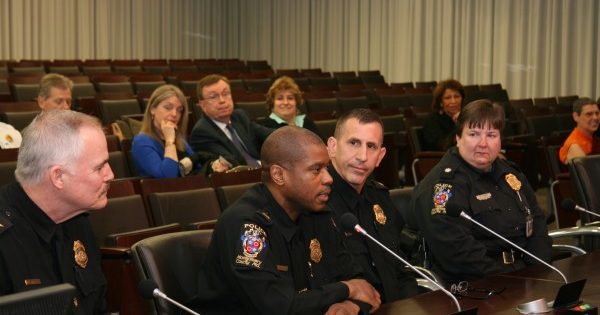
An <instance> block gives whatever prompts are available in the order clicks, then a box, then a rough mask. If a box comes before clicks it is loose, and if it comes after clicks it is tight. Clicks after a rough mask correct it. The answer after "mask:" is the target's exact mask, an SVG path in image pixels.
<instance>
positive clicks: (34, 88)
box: [7, 73, 44, 102]
mask: <svg viewBox="0 0 600 315" xmlns="http://www.w3.org/2000/svg"><path fill="white" fill-rule="evenodd" d="M43 76H44V73H25V74H19V75H11V76H9V77H8V79H7V83H8V87H9V89H10V94H11V96H12V99H13V100H14V101H15V102H28V101H35V99H36V98H37V96H38V92H39V91H40V80H41V79H42V77H43Z"/></svg>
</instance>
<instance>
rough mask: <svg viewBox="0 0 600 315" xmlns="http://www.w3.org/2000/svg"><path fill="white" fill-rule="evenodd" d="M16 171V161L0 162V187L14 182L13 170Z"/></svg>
mask: <svg viewBox="0 0 600 315" xmlns="http://www.w3.org/2000/svg"><path fill="white" fill-rule="evenodd" d="M16 169H17V160H16V159H15V160H14V161H6V162H0V186H3V185H6V184H8V183H11V182H13V181H14V180H15V170H16Z"/></svg>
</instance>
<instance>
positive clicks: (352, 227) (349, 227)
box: [340, 212, 462, 312]
mask: <svg viewBox="0 0 600 315" xmlns="http://www.w3.org/2000/svg"><path fill="white" fill-rule="evenodd" d="M340 224H341V225H342V228H343V229H344V231H346V232H358V233H360V234H362V235H364V236H366V237H367V238H368V239H370V240H371V241H373V242H374V243H375V244H377V245H379V247H381V248H383V249H384V250H385V251H387V252H388V253H390V254H391V255H392V256H394V257H396V259H398V260H400V261H401V262H402V263H403V264H405V265H407V266H408V267H409V268H410V269H412V271H414V272H416V273H417V274H419V275H420V276H421V277H423V278H425V279H427V280H429V281H430V282H431V283H433V284H434V285H435V286H436V287H438V288H439V289H440V290H441V291H442V292H444V293H445V294H446V295H448V296H449V297H450V298H451V299H452V301H454V304H456V308H457V309H458V311H459V312H461V311H462V309H461V308H460V303H458V299H456V297H455V296H454V294H452V293H450V292H449V291H448V290H446V289H445V288H444V287H443V286H442V285H440V284H439V283H437V282H436V281H434V280H433V279H431V278H430V277H429V276H427V275H426V274H424V273H423V272H422V271H420V270H418V269H417V268H415V267H414V266H413V265H411V264H409V263H408V262H407V261H406V260H404V259H403V258H402V257H400V256H399V255H398V254H396V253H395V252H394V251H393V250H391V249H389V248H388V247H387V246H385V245H383V244H382V243H381V242H379V241H378V240H377V239H376V238H374V237H373V236H371V235H370V234H369V233H367V231H365V230H364V229H363V228H362V227H361V226H360V224H358V219H357V218H356V216H354V214H352V213H350V212H346V213H344V214H343V215H342V216H341V217H340Z"/></svg>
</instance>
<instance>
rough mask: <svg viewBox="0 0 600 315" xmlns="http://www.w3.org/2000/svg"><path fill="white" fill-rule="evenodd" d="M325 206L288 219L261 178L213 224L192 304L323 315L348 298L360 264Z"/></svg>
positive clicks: (227, 310)
mask: <svg viewBox="0 0 600 315" xmlns="http://www.w3.org/2000/svg"><path fill="white" fill-rule="evenodd" d="M340 233H341V232H339V230H338V229H337V227H336V226H335V224H334V221H333V217H332V213H331V212H330V211H328V210H327V209H324V210H322V211H321V212H319V213H305V214H302V215H300V217H299V218H298V222H296V223H295V222H293V221H292V220H291V219H290V218H289V216H288V215H287V213H286V212H285V210H284V209H283V208H281V206H280V205H279V204H277V202H276V201H275V200H274V198H273V196H272V195H271V193H270V192H269V190H268V189H267V187H266V186H264V185H263V184H258V185H256V186H254V187H252V188H251V189H250V190H248V191H247V192H246V193H245V194H244V195H243V196H242V197H241V198H240V199H239V200H238V201H237V202H236V203H234V204H233V205H232V206H231V207H229V208H228V209H227V210H225V212H223V214H222V215H221V217H220V218H219V221H218V223H217V226H216V228H215V231H214V233H213V238H212V241H211V244H210V246H209V248H208V252H207V256H206V260H205V261H204V264H203V268H202V271H201V272H200V275H199V282H198V286H199V292H198V296H197V299H195V300H194V301H192V303H191V304H194V305H199V306H200V307H199V309H200V310H201V311H204V312H203V314H205V313H206V314H321V313H324V312H325V311H326V310H327V308H328V307H329V306H330V305H331V304H333V303H337V302H342V301H344V300H345V299H347V298H348V294H349V292H348V287H347V286H346V285H344V284H343V283H341V282H339V281H341V280H348V279H352V278H356V276H358V275H360V274H361V272H360V267H359V266H358V264H355V263H354V262H353V261H352V256H351V255H350V254H349V253H348V252H347V251H346V250H345V249H344V247H343V245H342V240H341V234H340Z"/></svg>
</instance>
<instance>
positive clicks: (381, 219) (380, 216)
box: [373, 204, 387, 225]
mask: <svg viewBox="0 0 600 315" xmlns="http://www.w3.org/2000/svg"><path fill="white" fill-rule="evenodd" d="M373 213H375V221H377V223H379V224H381V225H385V222H386V221H387V217H386V216H385V213H384V212H383V209H382V208H381V206H380V205H378V204H374V205H373Z"/></svg>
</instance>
